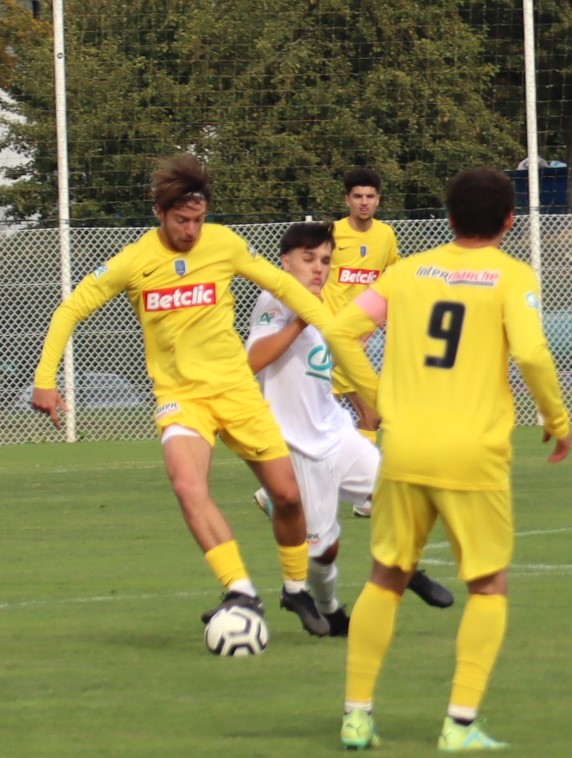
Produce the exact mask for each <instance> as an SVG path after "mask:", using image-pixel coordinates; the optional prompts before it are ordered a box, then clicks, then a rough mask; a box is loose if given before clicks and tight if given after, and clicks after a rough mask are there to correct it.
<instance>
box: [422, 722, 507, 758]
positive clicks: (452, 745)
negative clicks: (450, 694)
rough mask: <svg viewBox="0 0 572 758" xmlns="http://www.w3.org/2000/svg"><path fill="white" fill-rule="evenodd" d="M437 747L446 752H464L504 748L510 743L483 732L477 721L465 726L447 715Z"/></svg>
mask: <svg viewBox="0 0 572 758" xmlns="http://www.w3.org/2000/svg"><path fill="white" fill-rule="evenodd" d="M437 747H438V748H439V750H441V751H443V752H445V753H464V752H469V751H476V750H503V749H504V748H507V747H508V744H507V743H506V742H499V741H498V740H493V738H492V737H489V736H488V734H485V733H484V732H483V730H482V729H481V728H480V726H479V725H478V723H477V722H476V721H475V722H474V723H472V724H469V726H463V725H462V724H457V722H456V721H455V720H454V719H452V718H451V717H450V716H447V717H446V718H445V721H444V723H443V729H442V730H441V735H440V737H439V741H438V743H437Z"/></svg>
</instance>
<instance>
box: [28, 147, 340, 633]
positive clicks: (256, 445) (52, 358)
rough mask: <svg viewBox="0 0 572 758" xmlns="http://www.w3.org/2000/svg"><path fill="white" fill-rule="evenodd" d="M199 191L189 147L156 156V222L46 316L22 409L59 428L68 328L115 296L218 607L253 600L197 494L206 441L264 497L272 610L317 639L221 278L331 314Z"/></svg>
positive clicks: (294, 508)
mask: <svg viewBox="0 0 572 758" xmlns="http://www.w3.org/2000/svg"><path fill="white" fill-rule="evenodd" d="M210 196H211V188H210V178H209V175H208V173H207V171H206V169H205V168H204V167H203V166H202V165H201V164H200V163H199V162H198V161H197V160H196V158H194V157H193V156H191V155H189V154H184V153H181V154H178V155H175V156H173V157H171V158H167V159H164V160H163V161H162V162H161V163H160V164H159V166H158V168H157V170H156V171H155V173H154V175H153V200H154V205H155V212H156V214H157V217H158V219H159V228H158V229H153V230H151V231H149V232H147V233H146V234H144V235H143V236H142V237H141V239H140V240H139V241H138V242H136V243H134V244H132V245H128V246H127V247H126V248H125V249H123V250H122V251H120V252H119V253H118V254H117V255H115V256H114V257H112V258H111V259H110V260H108V261H107V263H105V264H104V265H103V266H101V267H100V268H98V269H97V270H96V271H95V272H94V273H92V274H90V275H89V276H87V277H86V278H85V279H84V280H83V281H82V282H81V283H80V284H79V285H78V286H77V288H76V289H75V290H74V292H73V293H72V294H71V295H70V297H68V298H67V299H66V300H65V301H64V302H63V303H62V304H61V305H60V306H59V307H58V308H57V309H56V311H55V313H54V315H53V317H52V321H51V324H50V328H49V331H48V334H47V337H46V341H45V344H44V349H43V352H42V357H41V360H40V363H39V365H38V368H37V370H36V378H35V389H34V394H33V399H32V405H33V407H34V408H35V409H36V410H38V411H41V412H44V413H46V414H48V415H49V416H50V418H51V420H52V422H53V423H54V424H55V425H56V427H59V426H60V421H59V411H61V410H63V411H65V410H67V409H66V405H65V402H64V400H63V398H62V397H61V395H60V394H59V392H58V390H57V388H56V373H57V369H58V365H59V363H60V360H61V357H62V354H63V352H64V349H65V345H66V343H67V341H68V339H69V337H70V336H71V334H72V332H73V330H74V328H75V326H76V325H77V324H78V323H79V322H80V321H82V320H83V319H85V318H87V317H88V316H89V315H90V314H91V313H93V312H94V311H95V310H97V309H98V308H100V307H101V306H102V305H103V304H104V303H106V302H107V301H108V300H110V299H111V298H113V297H115V296H116V295H118V294H119V293H120V292H125V293H126V294H127V297H128V298H129V300H130V302H131V305H132V306H133V309H134V311H135V314H136V316H137V318H138V319H139V322H140V323H141V327H142V330H143V339H144V342H145V352H146V361H147V371H148V373H149V376H150V378H151V380H152V381H153V388H154V394H155V398H156V403H157V407H156V411H155V421H156V424H157V428H158V432H159V434H160V436H161V442H162V445H163V452H164V460H165V467H166V470H167V473H168V475H169V478H170V480H171V484H172V487H173V490H174V492H175V494H176V496H177V498H178V500H179V503H180V506H181V509H182V512H183V516H184V518H185V521H186V523H187V525H188V527H189V529H190V531H191V533H192V535H193V537H194V538H195V540H196V541H197V543H198V545H199V547H200V548H201V549H202V551H203V552H204V554H205V558H206V561H207V563H208V565H209V566H210V568H211V569H212V571H213V573H214V574H215V576H216V577H217V578H218V579H219V581H220V582H221V584H222V585H223V586H224V588H225V595H224V597H223V600H222V603H221V604H220V605H219V606H217V607H216V608H213V609H212V610H209V611H207V612H205V613H203V615H202V616H201V618H202V620H203V622H204V623H207V622H208V621H209V620H210V618H211V617H212V616H213V615H214V613H215V612H216V611H217V610H218V609H219V608H221V607H227V606H230V605H246V606H249V607H252V608H254V609H255V610H257V611H258V612H259V613H262V612H263V606H262V602H261V601H260V599H259V597H258V595H257V592H256V590H255V588H254V585H253V583H252V580H251V579H250V576H249V574H248V572H247V570H246V568H245V565H244V563H243V560H242V558H241V555H240V551H239V548H238V545H237V543H236V541H235V539H234V537H233V533H232V531H231V528H230V526H229V524H228V522H227V520H226V518H225V517H224V515H223V513H222V511H221V510H220V509H219V507H218V506H217V504H216V503H215V502H214V501H213V499H212V497H211V494H210V490H209V473H210V467H211V461H212V453H213V446H214V443H215V438H216V437H217V436H219V437H220V438H221V439H222V440H223V441H224V442H225V443H226V445H227V446H228V447H229V448H230V449H231V450H233V451H234V452H236V453H237V454H238V455H239V456H240V457H242V458H243V459H244V460H245V461H246V462H247V463H248V465H249V466H250V468H251V469H252V471H253V472H254V474H255V475H256V476H257V477H258V479H259V480H260V482H261V483H262V484H263V486H264V487H265V488H266V489H267V491H268V492H269V494H270V496H271V497H272V501H273V503H274V506H275V508H274V517H273V527H274V534H275V538H276V541H277V543H278V550H279V556H280V562H281V567H282V573H283V577H284V585H283V587H282V590H281V594H280V604H281V606H282V607H283V608H286V609H287V610H289V611H292V612H294V613H296V614H297V615H298V616H299V617H300V620H301V621H302V625H303V626H304V628H305V629H306V630H307V631H308V632H310V634H314V635H317V636H325V635H327V634H328V632H329V625H328V622H327V620H326V619H325V618H324V617H323V616H322V614H321V613H320V612H319V611H318V609H317V608H316V605H315V603H314V599H313V598H312V596H311V595H310V594H309V592H308V591H307V588H306V577H307V571H308V546H307V544H306V524H305V519H304V512H303V509H302V504H301V501H300V493H299V490H298V485H297V483H296V479H295V476H294V469H293V467H292V463H291V460H290V457H289V451H288V447H287V446H286V443H285V442H284V440H283V438H282V435H281V433H280V430H279V427H278V425H277V423H276V421H275V419H274V417H273V415H272V413H271V411H270V407H269V405H268V403H267V402H266V401H265V400H264V398H263V397H262V394H261V392H260V389H259V386H258V384H257V382H256V380H255V378H254V376H253V374H252V372H251V370H250V368H249V366H248V362H247V358H246V353H245V350H244V347H243V345H242V342H241V340H240V338H239V336H238V334H237V333H236V332H235V330H234V298H233V295H232V293H231V283H232V280H233V278H234V276H235V275H237V274H240V275H242V276H244V277H246V278H247V279H250V280H251V281H253V282H255V283H256V284H258V285H259V286H260V287H261V288H263V289H266V290H269V291H270V292H272V293H273V294H274V295H275V296H276V297H277V298H279V299H280V300H283V301H284V303H286V304H287V305H288V307H289V308H291V309H292V310H293V311H295V312H296V313H298V314H299V315H300V317H301V318H303V319H304V321H306V322H308V323H312V324H315V325H316V326H318V327H322V326H324V324H325V323H326V321H327V320H328V319H329V318H330V317H331V316H330V315H329V314H328V312H327V311H326V309H325V308H324V306H323V305H322V303H321V302H320V300H319V299H318V298H316V297H315V296H314V295H313V294H311V293H310V292H308V290H307V289H306V288H305V287H303V286H302V285H301V284H300V283H299V282H298V281H296V280H295V279H294V278H293V277H292V276H290V275H289V274H287V273H286V272H284V271H281V270H280V269H279V268H278V267H276V266H274V265H272V264H271V263H269V262H268V261H266V260H265V259H264V258H262V257H260V256H259V255H257V254H256V253H255V252H254V251H253V250H251V249H249V247H248V244H247V243H246V242H245V241H244V240H243V239H242V238H241V237H239V236H238V235H237V234H235V233H234V232H233V231H231V230H230V229H227V228H225V227H223V226H219V225H217V224H205V223H204V221H205V215H206V212H207V207H208V203H209V200H210Z"/></svg>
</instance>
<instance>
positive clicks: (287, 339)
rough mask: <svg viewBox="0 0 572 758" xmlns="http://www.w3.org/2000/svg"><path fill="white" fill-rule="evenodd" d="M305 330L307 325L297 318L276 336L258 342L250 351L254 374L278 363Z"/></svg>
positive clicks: (249, 358)
mask: <svg viewBox="0 0 572 758" xmlns="http://www.w3.org/2000/svg"><path fill="white" fill-rule="evenodd" d="M305 328H306V324H305V323H304V322H303V321H302V320H301V319H300V318H295V319H294V320H293V321H291V322H290V323H289V324H287V325H286V326H285V327H284V328H283V329H281V330H280V331H279V332H276V334H269V335H268V336H267V337H261V338H260V339H259V340H257V341H256V342H255V343H254V344H253V345H252V346H251V347H250V348H249V350H248V363H249V365H250V368H251V369H252V371H253V373H255V374H257V373H258V372H259V371H262V369H265V368H266V366H270V364H272V363H274V362H275V361H277V360H278V359H279V358H280V356H282V355H283V354H284V353H285V352H286V350H288V348H289V347H290V345H291V344H292V343H293V342H294V340H295V339H296V338H297V337H298V336H299V335H300V334H301V332H302V331H303V330H304V329H305Z"/></svg>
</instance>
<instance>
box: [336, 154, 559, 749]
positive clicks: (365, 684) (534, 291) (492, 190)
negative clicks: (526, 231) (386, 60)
mask: <svg viewBox="0 0 572 758" xmlns="http://www.w3.org/2000/svg"><path fill="white" fill-rule="evenodd" d="M447 210H448V214H449V220H450V224H451V226H452V229H453V232H454V236H455V240H454V242H452V243H449V244H446V245H442V246H441V247H438V248H435V249H433V250H429V251H427V252H424V253H421V254H419V255H414V256H411V257H409V258H406V259H404V260H403V261H400V262H399V263H397V264H396V265H395V266H392V267H391V268H390V269H389V270H388V271H387V272H386V273H385V274H384V275H383V276H382V277H380V278H379V279H378V280H377V281H376V282H375V283H374V284H373V285H372V287H371V288H370V289H369V290H368V291H367V292H365V293H363V294H362V295H359V296H358V298H357V299H356V300H355V301H354V302H353V303H352V304H350V305H349V306H347V307H346V308H345V309H344V310H343V311H342V312H340V313H339V314H338V315H337V316H336V318H335V319H334V321H333V322H331V323H330V324H329V325H327V326H326V327H325V329H324V335H325V337H326V339H328V340H329V341H330V346H331V348H332V351H333V352H334V354H335V356H336V357H337V359H338V361H339V363H340V364H341V366H342V368H343V369H344V370H346V371H347V372H348V375H349V376H350V378H351V379H352V380H353V381H354V382H355V385H356V387H357V388H358V391H359V392H360V393H361V394H362V396H363V397H364V399H366V400H367V402H368V403H370V405H371V406H372V407H374V408H375V409H376V410H377V412H378V413H379V415H380V417H381V419H382V422H381V424H382V439H383V452H384V457H383V462H382V468H381V477H380V479H379V480H378V483H377V486H376V491H375V493H374V507H373V512H372V513H373V515H372V540H371V545H372V554H373V566H372V570H371V575H370V578H369V581H368V582H367V584H366V585H365V587H364V589H363V590H362V593H361V595H360V597H359V598H358V600H357V602H356V604H355V606H354V609H353V611H352V616H351V623H350V629H349V639H348V656H347V679H346V702H345V708H346V715H345V716H344V719H343V722H342V731H341V740H342V743H343V745H344V746H345V747H346V748H364V747H368V746H371V745H374V744H375V743H377V742H378V739H379V738H378V737H377V735H376V733H375V729H374V722H373V716H372V701H373V693H374V687H375V683H376V680H377V676H378V674H379V672H380V669H381V666H382V662H383V660H384V658H385V655H386V652H387V649H388V647H389V645H390V642H391V639H392V636H393V631H394V627H395V620H396V616H397V612H398V608H399V604H400V601H401V597H402V595H403V592H404V590H405V587H406V586H407V582H408V580H409V577H410V576H411V571H412V570H413V569H414V567H415V566H416V564H417V562H418V561H419V559H420V557H421V552H422V550H423V547H424V545H425V543H426V540H427V538H428V535H429V533H430V531H431V529H432V527H433V525H434V523H435V520H436V518H437V517H438V516H440V517H441V519H442V520H443V522H444V525H445V529H446V531H447V534H448V536H449V540H450V542H451V546H452V549H453V551H454V553H455V556H456V559H457V562H458V565H459V576H460V578H461V579H463V580H464V581H465V582H466V583H467V587H468V592H469V596H468V601H467V603H466V606H465V610H464V613H463V617H462V620H461V623H460V627H459V631H458V635H457V646H456V655H457V664H456V670H455V674H454V678H453V686H452V691H451V695H450V700H449V705H448V709H447V715H446V717H445V721H444V724H443V728H442V731H441V735H440V737H439V740H438V747H439V749H440V750H443V751H446V752H458V751H461V752H462V751H471V750H496V749H500V748H502V747H505V746H506V744H505V743H503V742H499V741H497V740H494V739H492V738H491V737H489V736H488V735H487V734H485V733H484V732H483V731H482V729H481V728H480V727H479V725H478V723H477V721H476V718H477V714H478V711H479V707H480V704H481V700H482V698H483V696H484V694H485V691H486V688H487V684H488V681H489V678H490V675H491V671H492V669H493V666H494V664H495V660H496V658H497V654H498V653H499V650H500V648H501V644H502V642H503V639H504V636H505V627H506V618H507V573H508V567H509V565H510V562H511V557H512V551H513V539H514V535H513V517H512V502H511V488H510V468H511V466H510V460H511V433H512V430H513V427H514V423H515V419H514V408H513V400H512V396H511V391H510V385H509V381H508V360H509V356H512V358H513V360H514V361H515V362H516V364H517V365H518V367H519V369H520V372H521V374H522V376H523V377H524V379H525V381H526V383H527V385H528V387H529V388H530V391H531V393H532V396H533V397H534V400H535V402H536V404H537V407H538V409H539V411H540V413H541V414H542V417H543V419H544V441H545V442H546V441H548V440H549V439H550V438H554V439H555V446H554V450H553V452H552V454H551V455H550V456H549V458H548V460H549V462H551V463H557V462H560V461H563V460H564V459H565V458H566V457H567V456H568V453H569V451H570V442H571V440H570V425H569V416H568V413H567V411H566V408H565V406H564V401H563V398H562V394H561V390H560V387H559V383H558V376H557V373H556V370H555V367H554V362H553V360H552V356H551V354H550V351H549V348H548V345H547V343H546V339H545V336H544V333H543V330H542V324H541V319H540V316H539V296H540V295H539V288H538V283H537V280H536V276H535V274H534V272H533V270H532V268H531V267H530V266H529V265H527V264H525V263H523V262H520V261H517V260H514V259H513V258H511V257H510V256H508V255H506V254H505V253H503V252H502V251H501V250H500V249H499V245H500V244H501V241H502V239H503V236H504V234H505V233H506V232H507V231H509V230H510V228H511V227H512V224H513V211H514V191H513V188H512V185H511V184H510V181H509V179H508V178H507V177H506V176H505V175H504V174H501V173H499V172H496V171H493V170H490V169H486V168H479V169H471V170H467V171H463V172H461V173H460V174H458V175H457V176H456V177H455V178H453V179H452V180H451V182H450V183H449V186H448V188H447ZM386 320H387V342H386V350H385V357H384V362H383V367H382V371H381V375H380V378H379V382H378V379H377V377H376V376H375V372H374V371H373V368H372V367H371V365H370V364H369V363H368V361H367V358H366V357H365V356H364V354H363V351H362V350H361V349H360V346H359V343H358V342H357V338H358V337H359V336H360V335H362V334H364V333H367V332H370V331H371V330H372V329H374V328H376V327H377V326H379V325H381V324H382V323H384V322H385V321H386Z"/></svg>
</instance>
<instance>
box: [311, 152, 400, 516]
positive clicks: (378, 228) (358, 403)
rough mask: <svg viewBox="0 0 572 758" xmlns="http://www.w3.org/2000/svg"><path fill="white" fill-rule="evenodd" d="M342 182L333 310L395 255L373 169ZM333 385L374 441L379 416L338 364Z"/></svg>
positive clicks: (328, 295) (330, 299) (362, 512)
mask: <svg viewBox="0 0 572 758" xmlns="http://www.w3.org/2000/svg"><path fill="white" fill-rule="evenodd" d="M343 181H344V189H345V202H346V205H347V207H348V209H349V214H348V215H347V216H346V217H345V218H342V219H340V220H339V221H336V223H335V227H334V236H335V240H336V247H335V249H334V254H333V258H332V269H331V272H330V276H329V277H328V281H327V282H326V286H325V287H324V290H323V297H324V302H325V303H326V305H327V306H328V307H329V308H330V310H331V311H332V313H338V311H340V310H341V309H342V308H343V307H344V306H346V305H347V304H348V303H351V302H352V300H354V299H355V298H356V297H357V295H359V294H360V293H362V292H364V291H365V290H366V289H367V288H368V287H369V286H370V285H371V284H373V282H374V281H375V280H376V279H377V278H378V276H379V275H380V274H381V273H382V271H385V269H386V268H387V267H388V266H391V264H392V263H395V261H397V260H398V257H399V256H398V251H397V240H396V237H395V232H394V231H393V229H392V227H391V226H389V224H384V223H383V222H381V221H378V220H377V219H375V218H374V213H375V211H376V209H377V207H378V206H379V203H380V199H381V196H380V190H381V177H380V175H379V174H378V173H377V171H374V170H373V169H370V168H364V167H357V168H353V169H350V170H349V171H347V172H346V174H345V175H344V180H343ZM333 386H334V392H335V393H336V394H337V395H342V396H345V397H346V398H347V400H348V401H349V402H350V404H351V406H352V408H353V409H354V411H355V414H356V416H357V427H358V429H359V430H360V432H361V434H363V436H364V437H366V438H367V439H369V440H370V442H372V443H373V444H375V443H376V436H377V429H378V427H379V418H378V417H377V414H375V413H374V412H373V411H372V410H371V409H370V408H369V406H368V405H367V403H365V402H364V401H363V399H362V398H361V397H360V395H359V393H358V392H357V391H356V388H355V386H354V385H353V384H352V382H351V381H350V380H349V379H348V377H347V376H346V375H345V374H344V373H343V372H342V371H341V370H340V368H339V367H338V368H336V369H335V371H334V375H333ZM353 510H354V514H355V515H356V516H369V513H370V510H369V509H368V508H364V507H360V506H359V505H354V508H353Z"/></svg>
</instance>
